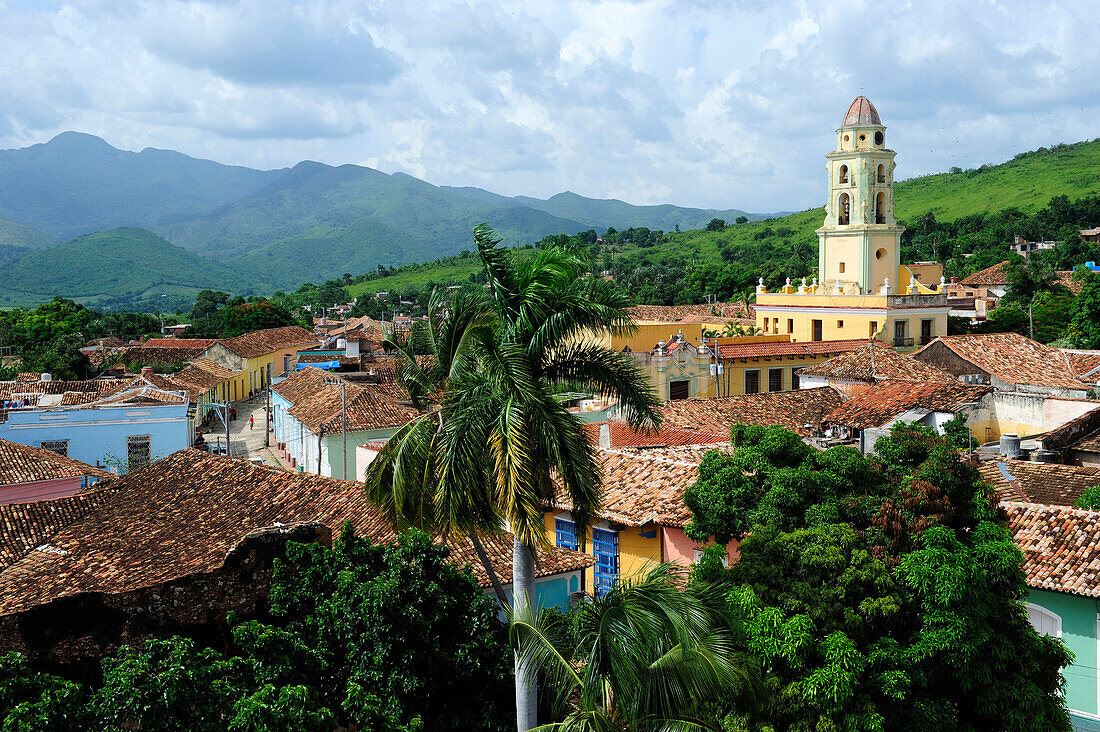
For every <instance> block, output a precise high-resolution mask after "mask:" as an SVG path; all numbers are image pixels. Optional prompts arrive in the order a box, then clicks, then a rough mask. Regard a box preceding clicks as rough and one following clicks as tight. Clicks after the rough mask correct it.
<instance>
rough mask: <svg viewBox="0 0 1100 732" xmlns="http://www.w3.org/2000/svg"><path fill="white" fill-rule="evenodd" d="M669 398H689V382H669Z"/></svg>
mask: <svg viewBox="0 0 1100 732" xmlns="http://www.w3.org/2000/svg"><path fill="white" fill-rule="evenodd" d="M668 398H669V399H687V398H688V382H687V381H670V382H668Z"/></svg>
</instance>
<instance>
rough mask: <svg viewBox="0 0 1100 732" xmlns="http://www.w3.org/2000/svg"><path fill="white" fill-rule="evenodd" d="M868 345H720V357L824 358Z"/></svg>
mask: <svg viewBox="0 0 1100 732" xmlns="http://www.w3.org/2000/svg"><path fill="white" fill-rule="evenodd" d="M866 344H867V339H866V338H851V339H847V340H838V341H795V342H792V341H772V342H765V343H730V344H721V343H719V344H718V357H719V358H721V359H732V358H764V357H767V356H822V355H831V354H836V353H847V352H848V351H854V350H855V349H857V348H859V347H860V346H864V345H866Z"/></svg>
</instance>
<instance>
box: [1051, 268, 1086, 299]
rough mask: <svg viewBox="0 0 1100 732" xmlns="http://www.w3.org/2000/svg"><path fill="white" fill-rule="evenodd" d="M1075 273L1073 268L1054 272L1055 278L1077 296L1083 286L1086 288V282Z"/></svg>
mask: <svg viewBox="0 0 1100 732" xmlns="http://www.w3.org/2000/svg"><path fill="white" fill-rule="evenodd" d="M1073 275H1074V272H1073V270H1059V271H1057V272H1055V273H1054V278H1055V281H1057V283H1058V284H1059V285H1061V286H1062V287H1065V288H1066V289H1067V290H1069V292H1070V294H1071V295H1073V296H1074V297H1077V296H1078V295H1080V294H1081V290H1082V288H1084V286H1085V282H1084V280H1081V279H1078V278H1076V277H1074V276H1073Z"/></svg>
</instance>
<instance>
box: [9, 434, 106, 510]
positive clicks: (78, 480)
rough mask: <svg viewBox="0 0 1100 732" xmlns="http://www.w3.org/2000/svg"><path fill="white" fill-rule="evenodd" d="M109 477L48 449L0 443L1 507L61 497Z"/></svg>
mask: <svg viewBox="0 0 1100 732" xmlns="http://www.w3.org/2000/svg"><path fill="white" fill-rule="evenodd" d="M110 477H111V474H110V473H108V472H107V471H106V470H102V469H100V468H94V467H92V466H91V465H88V464H86V463H82V462H80V461H79V460H73V459H72V458H69V457H65V456H63V455H59V454H58V453H56V452H53V451H51V450H46V449H44V448H41V447H31V446H29V445H20V444H19V443H17V442H8V441H7V440H0V504H8V503H29V502H31V501H41V500H46V499H51V498H63V497H65V496H71V495H74V494H76V493H79V492H80V491H82V490H85V489H86V488H88V487H89V486H91V485H93V484H95V483H98V482H99V481H101V480H103V479H105V478H110Z"/></svg>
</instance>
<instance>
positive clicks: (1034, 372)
mask: <svg viewBox="0 0 1100 732" xmlns="http://www.w3.org/2000/svg"><path fill="white" fill-rule="evenodd" d="M937 344H942V345H943V346H946V347H947V348H949V349H951V350H952V351H954V352H955V354H956V355H957V356H959V358H961V359H963V360H964V361H969V362H970V363H972V364H974V365H975V366H977V367H978V368H979V369H981V370H982V371H985V372H986V373H988V374H990V375H992V376H995V377H997V378H998V379H1000V380H1001V381H1004V382H1005V383H1008V384H1013V385H1016V384H1029V385H1033V386H1045V387H1051V388H1056V389H1073V390H1084V389H1087V388H1088V386H1087V385H1086V384H1084V383H1083V382H1082V381H1081V380H1080V379H1078V378H1077V371H1076V370H1075V369H1074V367H1073V365H1072V364H1070V362H1069V358H1068V357H1067V356H1066V354H1065V353H1063V352H1062V351H1060V350H1058V349H1057V348H1052V347H1050V346H1047V345H1044V344H1042V343H1039V342H1038V341H1033V340H1031V339H1030V338H1027V337H1026V336H1022V335H1020V334H1019V333H982V334H971V335H953V336H939V337H937V338H935V339H933V340H932V342H931V343H929V344H928V345H927V346H925V347H924V348H922V349H920V350H919V351H917V352H916V353H915V354H913V358H915V359H917V360H918V361H920V360H923V359H922V358H921V355H922V354H924V353H925V352H926V351H931V350H932V349H935V348H937V347H938V345H937Z"/></svg>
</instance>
